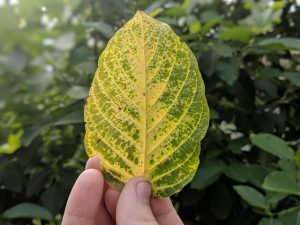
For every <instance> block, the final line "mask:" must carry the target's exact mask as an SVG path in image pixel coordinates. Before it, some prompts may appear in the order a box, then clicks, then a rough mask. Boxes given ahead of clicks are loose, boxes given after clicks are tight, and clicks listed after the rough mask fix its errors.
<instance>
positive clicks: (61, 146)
mask: <svg viewBox="0 0 300 225" xmlns="http://www.w3.org/2000/svg"><path fill="white" fill-rule="evenodd" d="M137 9H140V10H144V11H146V12H147V13H148V14H149V15H151V16H154V17H156V18H157V19H159V20H161V21H164V22H166V23H168V24H169V25H170V26H171V27H172V29H173V30H174V31H175V32H176V33H177V34H178V35H179V36H180V37H181V39H182V40H183V41H185V42H186V43H187V44H188V45H189V47H190V48H191V49H192V51H193V53H194V54H195V55H196V58H197V60H198V64H199V68H200V70H201V73H202V75H203V79H204V82H205V84H206V95H207V98H208V102H209V106H210V111H211V118H212V119H211V124H210V128H209V131H208V134H207V135H206V138H205V139H204V141H203V144H202V154H201V164H200V167H199V169H198V171H197V173H196V176H195V178H194V180H193V181H192V182H191V184H190V185H189V186H187V187H186V188H185V189H184V190H183V191H182V192H180V193H178V194H176V195H174V196H173V197H172V200H173V202H174V204H175V206H176V209H177V210H178V213H179V215H180V217H181V218H182V220H183V221H184V223H185V224H200V225H240V224H243V225H257V224H259V225H271V224H273V225H299V224H300V211H299V210H300V207H299V206H300V190H299V189H300V188H299V187H300V104H299V102H300V67H299V65H300V27H299V24H300V3H299V1H294V0H279V1H271V0H259V1H254V0H203V1H202V0H201V1H200V0H183V1H179V0H178V1H177V0H173V1H172V0H170V1H168V0H155V1H150V0H142V1H136V0H132V1H129V0H110V1H107V0H86V1H82V0H72V1H71V0H43V1H36V0H18V1H17V0H0V34H1V35H0V115H1V117H0V224H5V225H10V224H18V225H19V224H20V225H22V224H49V225H50V224H51V225H54V224H60V220H61V217H62V213H63V209H64V206H65V202H66V200H67V197H68V194H69V192H70V190H71V188H72V185H73V183H74V182H75V180H76V178H77V176H78V174H79V173H80V172H81V171H82V170H83V168H84V163H85V161H86V159H87V157H86V155H85V153H84V147H83V137H84V123H83V105H84V99H85V98H86V96H87V95H88V90H89V87H90V84H91V81H92V78H93V75H94V72H95V70H96V66H97V61H98V57H99V55H100V53H101V52H102V51H103V49H104V48H105V46H106V44H107V41H108V40H109V39H110V38H111V36H112V35H113V34H114V33H115V31H116V30H117V29H118V28H119V27H120V26H122V24H123V23H124V22H125V21H127V20H128V19H129V18H130V17H131V16H133V15H134V13H135V11H136V10H137Z"/></svg>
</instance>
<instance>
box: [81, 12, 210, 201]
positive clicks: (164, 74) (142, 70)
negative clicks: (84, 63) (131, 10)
mask: <svg viewBox="0 0 300 225" xmlns="http://www.w3.org/2000/svg"><path fill="white" fill-rule="evenodd" d="M84 116H85V122H86V135H85V147H86V152H87V154H88V155H89V156H90V157H92V156H95V155H96V156H99V157H100V158H101V167H102V171H103V173H104V176H105V178H106V180H107V182H108V183H109V184H110V185H111V186H112V187H113V188H116V189H119V190H120V189H121V188H122V187H123V185H124V183H126V182H127V181H128V180H129V179H130V178H131V177H134V176H145V177H146V178H147V179H148V180H149V182H150V183H151V184H152V195H153V196H154V197H165V196H170V195H172V194H173V193H175V192H178V191H180V190H181V189H182V188H183V187H184V186H185V185H186V184H187V183H188V182H190V181H191V179H192V178H193V176H194V174H195V172H196V169H197V168H198V164H199V153H200V143H199V142H200V140H201V139H202V138H203V137H204V135H205V133H206V130H207V127H208V121H209V112H208V106H207V103H206V99H205V94H204V83H203V81H202V78H201V75H200V72H199V69H198V65H197V61H196V59H195V57H194V55H193V54H192V52H191V50H190V49H189V48H188V47H187V45H186V44H185V43H183V42H182V41H181V40H180V39H179V37H178V36H177V35H176V34H175V33H174V32H173V31H172V29H171V28H170V27H169V26H168V25H167V24H165V23H162V22H160V21H157V20H155V19H153V18H151V17H149V16H147V15H146V14H145V13H143V12H141V11H138V12H137V13H136V15H135V16H134V17H133V18H132V19H131V20H130V21H128V22H127V23H126V24H125V25H124V26H123V27H122V28H121V29H120V30H119V31H118V32H117V33H116V34H115V35H114V36H113V37H112V39H111V40H110V41H109V43H108V45H107V47H106V49H105V50H104V51H103V53H102V54H101V56H100V59H99V65H98V69H97V71H96V74H95V77H94V80H93V83H92V86H91V89H90V94H89V97H88V99H87V104H86V105H85V115H84Z"/></svg>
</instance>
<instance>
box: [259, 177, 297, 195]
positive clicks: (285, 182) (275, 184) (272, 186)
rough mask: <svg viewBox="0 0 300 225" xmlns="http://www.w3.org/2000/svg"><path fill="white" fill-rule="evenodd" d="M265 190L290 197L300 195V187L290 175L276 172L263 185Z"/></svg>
mask: <svg viewBox="0 0 300 225" xmlns="http://www.w3.org/2000/svg"><path fill="white" fill-rule="evenodd" d="M263 188H264V189H266V190H269V191H274V192H279V193H283V194H290V195H293V194H294V195H300V185H299V184H297V183H296V180H295V178H292V177H291V176H290V175H289V174H288V173H286V172H281V171H275V172H272V173H271V174H269V175H268V176H267V177H266V178H265V181H264V183H263Z"/></svg>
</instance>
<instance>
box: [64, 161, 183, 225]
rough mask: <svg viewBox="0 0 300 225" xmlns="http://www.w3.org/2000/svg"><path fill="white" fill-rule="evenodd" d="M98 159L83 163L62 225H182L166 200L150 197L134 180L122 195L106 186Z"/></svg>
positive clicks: (137, 179) (142, 184) (140, 180)
mask: <svg viewBox="0 0 300 225" xmlns="http://www.w3.org/2000/svg"><path fill="white" fill-rule="evenodd" d="M99 165H100V159H99V158H97V157H94V158H91V159H89V160H88V161H87V163H86V168H85V171H84V172H82V173H81V175H80V176H79V177H78V179H77V181H76V182H75V184H74V186H73V188H72V191H71V193H70V196H69V199H68V202H67V205H66V209H65V213H64V216H63V221H62V225H170V224H172V225H183V223H182V221H181V219H180V218H179V216H178V214H177V213H176V210H175V209H174V207H173V205H172V202H171V200H170V199H169V198H164V199H152V198H150V194H151V186H150V184H149V183H148V182H147V180H146V179H145V178H144V177H134V178H132V179H130V180H129V181H128V183H126V185H125V186H124V188H123V190H122V192H118V191H116V190H114V189H112V188H111V187H109V186H108V185H107V184H106V183H105V180H104V178H103V175H102V173H101V171H100V169H99Z"/></svg>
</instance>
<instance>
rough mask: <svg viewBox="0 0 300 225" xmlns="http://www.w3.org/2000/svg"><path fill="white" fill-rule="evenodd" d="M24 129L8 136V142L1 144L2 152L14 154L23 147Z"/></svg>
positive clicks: (0, 150) (0, 149)
mask: <svg viewBox="0 0 300 225" xmlns="http://www.w3.org/2000/svg"><path fill="white" fill-rule="evenodd" d="M23 133H24V131H23V130H19V131H18V132H17V133H15V134H10V135H9V136H8V142H7V143H5V144H3V145H0V154H12V153H14V152H15V151H16V150H18V148H20V147H21V138H22V135H23Z"/></svg>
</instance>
